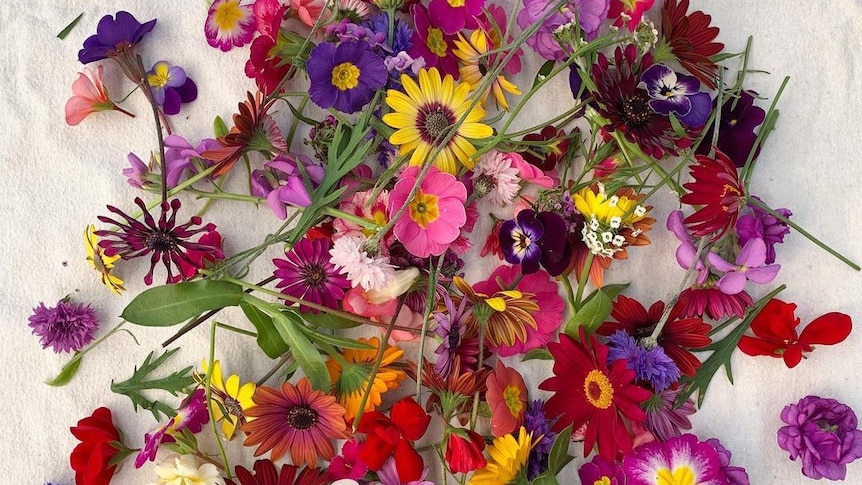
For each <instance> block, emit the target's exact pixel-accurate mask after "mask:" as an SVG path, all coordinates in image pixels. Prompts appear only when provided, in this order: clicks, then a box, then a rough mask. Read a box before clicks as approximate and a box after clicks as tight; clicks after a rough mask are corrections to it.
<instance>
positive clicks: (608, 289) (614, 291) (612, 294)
mask: <svg viewBox="0 0 862 485" xmlns="http://www.w3.org/2000/svg"><path fill="white" fill-rule="evenodd" d="M629 285H630V283H621V284H616V285H605V286H602V293H604V294H605V295H607V297H608V298H610V299H611V300H613V299H614V298H616V297H617V296H619V294H620V293H622V292H624V291H626V289H627V288H628V287H629Z"/></svg>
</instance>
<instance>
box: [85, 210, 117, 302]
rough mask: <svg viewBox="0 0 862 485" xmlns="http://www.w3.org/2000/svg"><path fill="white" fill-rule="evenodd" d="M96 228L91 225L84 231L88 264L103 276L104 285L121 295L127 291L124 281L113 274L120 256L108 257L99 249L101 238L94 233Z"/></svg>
mask: <svg viewBox="0 0 862 485" xmlns="http://www.w3.org/2000/svg"><path fill="white" fill-rule="evenodd" d="M95 230H96V228H95V227H94V226H93V225H92V224H90V225H89V226H87V228H86V229H84V247H85V248H86V250H87V262H88V263H90V266H92V267H93V269H95V270H96V271H98V272H99V274H100V275H101V276H102V284H104V285H105V286H107V287H108V288H110V290H111V291H112V292H114V294H117V295H119V294H120V293H122V292H123V291H125V290H126V289H125V288H124V287H123V280H121V279H120V278H117V277H116V276H114V275H112V274H111V269H112V268H113V267H114V263H115V262H117V260H118V259H120V256H119V255H114V256H107V255H106V254H105V253H104V252H103V251H102V248H100V247H99V238H97V237H96V235H95V234H94V231H95Z"/></svg>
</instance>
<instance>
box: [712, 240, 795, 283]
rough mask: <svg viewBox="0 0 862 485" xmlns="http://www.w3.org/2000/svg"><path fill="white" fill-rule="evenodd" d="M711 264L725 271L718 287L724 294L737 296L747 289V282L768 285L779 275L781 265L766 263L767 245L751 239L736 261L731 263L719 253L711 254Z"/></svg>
mask: <svg viewBox="0 0 862 485" xmlns="http://www.w3.org/2000/svg"><path fill="white" fill-rule="evenodd" d="M708 258H709V264H711V265H712V267H713V268H715V269H717V270H718V271H723V272H724V276H722V277H721V279H719V280H718V282H717V283H716V286H717V287H718V289H719V290H721V292H722V293H724V294H727V295H735V294H737V293H739V292H741V291H742V290H743V289H745V282H746V281H748V280H751V281H753V282H755V283H757V284H761V285H763V284H766V283H769V282H770V281H772V280H774V279H775V277H776V276H777V275H778V270H780V269H781V265H778V264H765V263H766V243H764V242H763V239H759V238H755V239H750V240H749V241H748V242H747V243H745V245H744V246H742V249H740V250H739V254H737V255H736V260H735V262H733V263H729V262H727V261H725V260H724V258H722V257H721V256H719V255H718V253H713V252H710V253H709V256H708Z"/></svg>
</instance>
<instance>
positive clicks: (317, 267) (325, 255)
mask: <svg viewBox="0 0 862 485" xmlns="http://www.w3.org/2000/svg"><path fill="white" fill-rule="evenodd" d="M284 255H285V257H286V258H287V259H273V260H272V262H273V263H274V264H275V266H276V270H275V272H274V273H273V274H274V275H275V277H276V278H278V279H279V280H280V281H279V282H278V283H276V285H275V286H276V287H277V288H281V292H282V293H284V294H285V295H290V296H293V297H295V298H301V299H303V300H308V301H310V302H312V303H317V304H318V305H324V306H327V307H329V308H338V302H339V301H340V300H342V299H343V298H344V290H346V289H347V288H350V282H349V281H347V278H345V277H344V276H343V275H341V274H340V273H339V272H338V271H337V270H336V269H335V265H334V264H332V263H331V262H330V261H329V240H327V239H308V238H303V239H302V240H300V241H299V242H298V243H296V245H295V246H293V249H291V250H290V251H287V252H285V253H284ZM299 308H300V311H303V312H305V311H311V312H314V313H317V310H314V309H312V308H308V307H306V306H304V305H302V306H300V307H299Z"/></svg>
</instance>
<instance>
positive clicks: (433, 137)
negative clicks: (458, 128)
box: [417, 103, 455, 143]
mask: <svg viewBox="0 0 862 485" xmlns="http://www.w3.org/2000/svg"><path fill="white" fill-rule="evenodd" d="M417 122H418V123H417V124H418V125H419V126H418V127H419V131H420V132H421V133H422V138H423V139H425V141H426V142H428V143H430V142H434V141H437V140H439V139H440V138H443V137H444V136H445V135H446V132H447V131H448V130H449V127H450V126H452V125H453V124H455V115H454V113H452V111H451V110H450V109H448V108H447V107H446V106H443V105H442V104H440V103H432V104H430V105H427V106H425V107H423V109H422V110H420V111H419V116H418V119H417Z"/></svg>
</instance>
